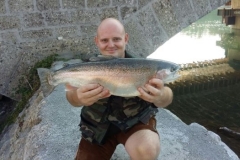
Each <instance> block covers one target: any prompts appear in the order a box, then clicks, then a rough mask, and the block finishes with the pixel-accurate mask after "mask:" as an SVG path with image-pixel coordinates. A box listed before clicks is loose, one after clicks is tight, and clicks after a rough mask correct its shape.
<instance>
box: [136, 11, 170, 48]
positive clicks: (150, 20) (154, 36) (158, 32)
mask: <svg viewBox="0 0 240 160" xmlns="http://www.w3.org/2000/svg"><path fill="white" fill-rule="evenodd" d="M136 21H138V23H139V24H140V26H141V28H142V31H143V34H144V37H145V38H147V39H148V40H149V43H150V44H151V46H149V51H154V50H156V49H157V48H158V47H159V46H160V45H161V44H163V43H164V42H165V41H166V40H167V35H166V33H165V32H164V30H163V29H162V28H161V27H160V25H159V24H158V21H157V20H156V19H155V17H154V14H153V11H152V9H151V8H150V7H146V8H145V9H142V10H141V11H140V12H139V13H138V14H137V18H136ZM149 24H151V25H149Z"/></svg>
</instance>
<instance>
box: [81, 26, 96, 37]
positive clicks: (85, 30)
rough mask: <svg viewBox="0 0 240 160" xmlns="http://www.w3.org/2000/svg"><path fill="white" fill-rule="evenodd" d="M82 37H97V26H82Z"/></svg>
mask: <svg viewBox="0 0 240 160" xmlns="http://www.w3.org/2000/svg"><path fill="white" fill-rule="evenodd" d="M80 29H81V35H86V36H96V33H97V25H81V26H80Z"/></svg>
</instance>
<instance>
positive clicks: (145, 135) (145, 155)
mask: <svg viewBox="0 0 240 160" xmlns="http://www.w3.org/2000/svg"><path fill="white" fill-rule="evenodd" d="M119 136H120V135H119ZM121 136H122V137H125V138H126V141H125V142H124V140H123V144H125V149H126V151H127V153H128V154H129V156H130V157H131V159H132V160H155V159H157V157H158V155H159V153H160V139H159V135H158V133H157V130H156V119H155V118H154V117H152V118H151V119H150V120H149V122H148V124H143V123H138V124H137V125H135V126H133V127H132V128H131V129H130V130H129V131H128V132H127V133H126V134H124V135H123V134H122V135H121ZM122 137H120V139H121V138H122Z"/></svg>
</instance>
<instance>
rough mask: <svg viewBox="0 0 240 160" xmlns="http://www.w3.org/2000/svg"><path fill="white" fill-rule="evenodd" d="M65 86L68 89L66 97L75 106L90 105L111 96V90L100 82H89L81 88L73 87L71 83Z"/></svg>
mask: <svg viewBox="0 0 240 160" xmlns="http://www.w3.org/2000/svg"><path fill="white" fill-rule="evenodd" d="M65 86H66V90H67V92H66V98H67V100H68V102H69V103H70V104H71V105H73V106H75V107H81V106H90V105H92V104H93V103H95V102H97V101H98V100H99V99H102V98H106V97H109V96H110V93H109V91H108V90H107V89H104V88H103V87H102V86H100V85H99V84H87V85H85V86H82V87H80V88H76V87H73V86H71V85H70V84H66V85H65Z"/></svg>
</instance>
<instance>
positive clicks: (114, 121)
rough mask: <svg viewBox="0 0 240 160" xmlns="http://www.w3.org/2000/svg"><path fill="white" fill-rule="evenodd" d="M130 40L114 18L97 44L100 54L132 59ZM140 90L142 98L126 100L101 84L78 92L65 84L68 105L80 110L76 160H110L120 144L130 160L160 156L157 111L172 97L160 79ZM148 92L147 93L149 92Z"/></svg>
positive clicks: (105, 25) (100, 29)
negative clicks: (129, 46) (79, 138)
mask: <svg viewBox="0 0 240 160" xmlns="http://www.w3.org/2000/svg"><path fill="white" fill-rule="evenodd" d="M128 40H129V37H128V34H127V33H126V32H125V29H124V26H123V25H122V24H121V22H120V21H118V20H117V19H114V18H107V19H104V20H103V21H102V22H101V23H100V25H99V26H98V29H97V35H96V37H95V43H96V45H97V47H98V49H99V52H100V54H102V55H110V56H114V57H119V58H133V57H132V56H131V55H129V54H128V53H127V52H126V45H127V43H128ZM143 87H145V90H144V89H143V88H141V87H140V88H138V90H139V92H140V94H141V95H140V96H138V97H131V98H124V97H119V96H114V95H110V92H109V90H108V89H107V88H104V87H103V86H100V85H99V84H87V85H85V86H82V87H80V88H75V87H73V86H71V85H69V84H66V88H67V90H68V92H66V97H67V100H68V101H69V103H70V104H71V105H73V106H76V107H81V106H83V108H82V111H81V122H80V131H81V132H82V139H81V141H80V143H79V148H78V151H77V154H76V158H75V159H76V160H80V159H81V160H109V159H110V158H111V157H112V154H113V153H114V151H115V149H116V146H117V145H118V144H123V145H124V147H125V149H126V151H127V153H128V154H129V157H130V159H132V160H154V159H156V158H157V157H158V155H159V153H160V139H159V134H158V132H157V130H156V119H155V115H156V113H157V112H158V110H157V108H158V107H166V106H168V105H169V104H170V103H171V102H172V98H173V94H172V90H171V89H170V88H169V87H166V86H164V84H163V82H162V81H161V80H160V79H156V78H152V79H151V80H149V82H148V83H147V84H145V86H143ZM146 89H147V90H148V91H146Z"/></svg>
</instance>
